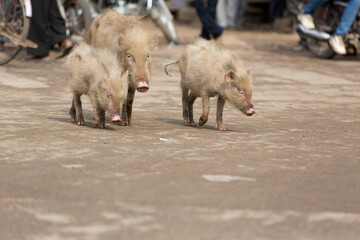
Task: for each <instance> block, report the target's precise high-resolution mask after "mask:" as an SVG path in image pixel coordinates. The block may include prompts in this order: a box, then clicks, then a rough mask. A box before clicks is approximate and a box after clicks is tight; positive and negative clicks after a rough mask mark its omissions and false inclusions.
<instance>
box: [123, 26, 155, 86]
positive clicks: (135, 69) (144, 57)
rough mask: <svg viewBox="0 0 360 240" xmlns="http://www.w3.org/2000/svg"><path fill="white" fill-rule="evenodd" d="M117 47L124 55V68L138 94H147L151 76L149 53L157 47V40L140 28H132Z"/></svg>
mask: <svg viewBox="0 0 360 240" xmlns="http://www.w3.org/2000/svg"><path fill="white" fill-rule="evenodd" d="M119 46H120V47H121V49H122V52H124V53H125V55H124V57H125V59H124V60H125V61H124V63H125V66H126V67H125V68H126V69H127V70H129V75H130V79H131V81H132V83H133V85H134V86H135V88H136V90H137V91H138V92H147V91H148V90H149V82H150V76H151V57H150V51H151V50H152V49H154V48H155V47H156V46H157V39H156V38H155V37H153V36H151V35H149V34H148V33H147V32H145V31H144V30H143V29H142V28H139V27H134V28H131V29H129V30H127V31H126V32H125V34H123V35H122V36H120V38H119Z"/></svg>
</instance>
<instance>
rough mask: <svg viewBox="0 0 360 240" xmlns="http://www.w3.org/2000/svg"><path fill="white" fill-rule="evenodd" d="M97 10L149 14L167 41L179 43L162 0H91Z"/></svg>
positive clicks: (170, 16)
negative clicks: (108, 9)
mask: <svg viewBox="0 0 360 240" xmlns="http://www.w3.org/2000/svg"><path fill="white" fill-rule="evenodd" d="M91 1H93V4H94V6H95V8H96V9H97V11H98V12H100V11H101V9H103V8H112V9H113V10H115V11H117V12H119V13H121V14H124V15H139V16H150V17H151V19H152V20H153V21H154V22H155V24H156V25H157V26H158V27H160V29H161V30H162V32H163V33H164V35H165V37H166V39H167V40H168V41H169V42H173V43H176V44H177V43H179V36H178V34H177V31H176V29H175V26H174V23H173V19H174V18H173V16H172V14H171V12H170V11H169V8H168V7H167V5H166V3H165V1H164V0H91Z"/></svg>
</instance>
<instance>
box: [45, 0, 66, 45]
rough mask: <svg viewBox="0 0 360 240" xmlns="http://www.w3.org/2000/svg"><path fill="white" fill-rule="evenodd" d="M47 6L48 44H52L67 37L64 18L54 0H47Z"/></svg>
mask: <svg viewBox="0 0 360 240" xmlns="http://www.w3.org/2000/svg"><path fill="white" fill-rule="evenodd" d="M47 1H48V2H49V4H50V6H49V21H50V29H51V35H50V44H51V45H54V44H56V43H60V42H62V41H64V40H65V39H67V35H66V27H65V20H64V19H63V18H62V16H61V14H60V10H59V6H58V5H57V2H56V0H47Z"/></svg>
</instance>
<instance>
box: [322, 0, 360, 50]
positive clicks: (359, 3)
mask: <svg viewBox="0 0 360 240" xmlns="http://www.w3.org/2000/svg"><path fill="white" fill-rule="evenodd" d="M359 8H360V0H350V1H349V2H348V4H347V5H346V8H345V11H344V12H343V14H342V17H341V20H340V24H339V26H338V27H337V28H336V31H335V34H334V35H333V36H331V38H330V40H329V43H330V45H331V47H332V49H333V50H334V51H335V52H336V53H337V54H346V48H345V43H344V40H343V37H344V36H345V35H346V34H347V33H348V31H349V29H350V27H351V25H352V23H353V21H354V19H355V17H356V14H357V13H358V11H359Z"/></svg>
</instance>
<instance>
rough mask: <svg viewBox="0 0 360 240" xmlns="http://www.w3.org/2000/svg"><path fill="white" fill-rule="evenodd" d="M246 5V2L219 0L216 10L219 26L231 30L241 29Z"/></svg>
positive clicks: (244, 0)
mask: <svg viewBox="0 0 360 240" xmlns="http://www.w3.org/2000/svg"><path fill="white" fill-rule="evenodd" d="M246 4H247V1H246V0H219V1H218V4H217V8H216V13H217V18H218V20H219V25H220V26H222V27H224V28H229V29H237V30H239V29H241V25H242V23H243V22H244V15H245V8H246Z"/></svg>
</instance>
